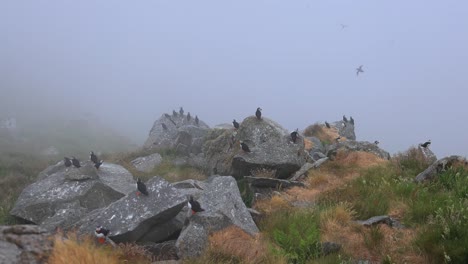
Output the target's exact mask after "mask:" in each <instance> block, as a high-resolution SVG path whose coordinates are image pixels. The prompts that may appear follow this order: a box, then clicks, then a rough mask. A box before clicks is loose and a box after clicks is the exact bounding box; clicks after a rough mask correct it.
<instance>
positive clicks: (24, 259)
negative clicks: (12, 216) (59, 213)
mask: <svg viewBox="0 0 468 264" xmlns="http://www.w3.org/2000/svg"><path fill="white" fill-rule="evenodd" d="M49 236H50V234H48V233H47V232H46V231H45V230H43V229H41V228H40V227H38V226H34V225H15V226H0V263H5V264H6V263H31V264H35V263H45V262H46V259H44V257H45V256H46V255H47V254H48V253H49V252H50V251H51V250H52V241H51V240H50V239H49Z"/></svg>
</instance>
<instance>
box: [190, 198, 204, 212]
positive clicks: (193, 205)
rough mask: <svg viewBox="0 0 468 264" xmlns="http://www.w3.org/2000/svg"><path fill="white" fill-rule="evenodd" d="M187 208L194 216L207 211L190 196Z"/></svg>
mask: <svg viewBox="0 0 468 264" xmlns="http://www.w3.org/2000/svg"><path fill="white" fill-rule="evenodd" d="M187 206H188V208H190V210H192V215H194V214H196V213H199V212H203V211H205V209H203V208H201V205H200V203H199V202H197V201H195V200H194V199H193V196H190V199H189V201H188V203H187Z"/></svg>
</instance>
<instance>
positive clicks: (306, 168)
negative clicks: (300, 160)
mask: <svg viewBox="0 0 468 264" xmlns="http://www.w3.org/2000/svg"><path fill="white" fill-rule="evenodd" d="M327 160H328V158H327V157H324V158H322V159H319V160H317V161H316V162H314V163H308V162H307V163H306V164H304V165H303V166H302V167H301V169H300V170H298V171H296V173H295V174H294V176H293V177H291V179H289V180H290V181H297V180H299V179H300V178H302V177H305V176H306V175H307V172H308V171H309V170H310V169H317V168H318V167H320V166H321V165H322V164H323V163H325V162H326V161H327Z"/></svg>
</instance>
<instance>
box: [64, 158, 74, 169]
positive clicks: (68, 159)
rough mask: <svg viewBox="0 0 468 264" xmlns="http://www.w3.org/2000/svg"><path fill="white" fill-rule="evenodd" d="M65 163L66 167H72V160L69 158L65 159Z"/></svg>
mask: <svg viewBox="0 0 468 264" xmlns="http://www.w3.org/2000/svg"><path fill="white" fill-rule="evenodd" d="M63 163H64V164H65V167H70V166H71V165H72V162H71V160H70V158H68V157H64V158H63Z"/></svg>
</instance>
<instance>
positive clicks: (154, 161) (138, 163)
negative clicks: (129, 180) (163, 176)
mask: <svg viewBox="0 0 468 264" xmlns="http://www.w3.org/2000/svg"><path fill="white" fill-rule="evenodd" d="M161 162H162V157H161V154H159V153H154V154H151V155H148V156H145V157H138V158H136V159H134V160H132V161H131V163H132V165H133V166H134V167H135V169H136V170H137V171H141V172H146V173H149V172H151V171H152V170H153V169H154V168H155V167H156V166H158V165H159V164H161Z"/></svg>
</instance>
